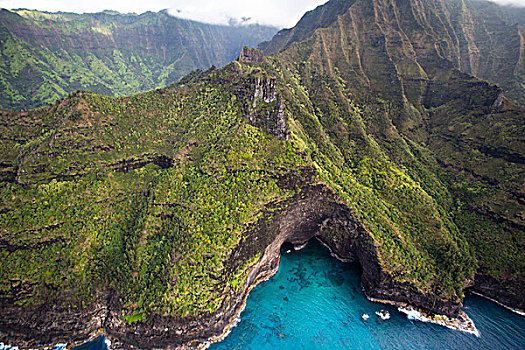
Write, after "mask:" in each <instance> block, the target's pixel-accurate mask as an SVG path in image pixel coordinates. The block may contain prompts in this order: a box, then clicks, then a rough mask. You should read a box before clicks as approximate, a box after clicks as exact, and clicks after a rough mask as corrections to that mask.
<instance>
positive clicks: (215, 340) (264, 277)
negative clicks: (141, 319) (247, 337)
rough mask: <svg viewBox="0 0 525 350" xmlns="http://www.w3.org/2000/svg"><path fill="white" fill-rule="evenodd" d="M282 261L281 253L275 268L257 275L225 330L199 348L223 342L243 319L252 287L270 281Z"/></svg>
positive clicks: (198, 347)
mask: <svg viewBox="0 0 525 350" xmlns="http://www.w3.org/2000/svg"><path fill="white" fill-rule="evenodd" d="M304 246H306V244H304V245H303V247H304ZM280 262H281V255H280V254H279V260H278V261H277V266H276V267H275V268H274V269H271V270H269V271H266V272H263V273H261V274H259V275H258V276H257V278H256V279H255V280H254V281H253V283H252V284H251V285H250V286H249V287H248V289H247V291H246V295H245V296H244V299H243V301H242V304H241V305H240V307H239V308H238V311H236V312H235V314H234V316H232V317H231V319H230V322H229V323H228V324H227V325H226V327H224V330H223V332H222V333H221V334H220V335H218V336H214V337H210V338H208V340H207V341H206V342H205V343H202V344H201V345H199V346H197V349H198V350H204V349H207V348H209V347H210V346H211V345H212V344H213V343H219V342H221V341H222V340H224V338H226V337H227V336H228V335H229V334H230V332H231V331H232V329H233V328H234V327H235V326H237V324H238V323H239V322H240V320H241V318H240V315H241V313H242V312H243V311H244V309H245V308H246V301H247V300H248V296H249V295H250V292H251V291H252V289H253V288H255V287H257V286H258V285H259V284H260V283H262V282H265V281H268V280H269V279H270V278H272V277H273V276H275V274H276V273H277V271H279V263H280ZM177 349H184V345H183V346H182V347H180V348H177Z"/></svg>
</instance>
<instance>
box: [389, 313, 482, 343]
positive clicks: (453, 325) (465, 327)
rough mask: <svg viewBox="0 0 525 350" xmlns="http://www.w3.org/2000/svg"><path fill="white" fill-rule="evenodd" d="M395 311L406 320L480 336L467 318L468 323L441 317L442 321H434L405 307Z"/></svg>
mask: <svg viewBox="0 0 525 350" xmlns="http://www.w3.org/2000/svg"><path fill="white" fill-rule="evenodd" d="M397 309H398V310H399V312H402V313H404V314H405V315H407V318H408V319H409V320H417V321H421V322H428V323H434V324H438V325H440V326H445V327H447V328H450V329H454V330H460V331H462V332H466V333H470V334H474V335H475V336H476V337H479V336H480V333H479V331H478V329H477V328H476V326H475V325H474V322H473V321H472V320H471V319H470V318H468V316H467V319H468V321H462V320H459V319H449V318H448V317H447V316H441V317H443V319H438V320H436V319H432V318H429V317H427V316H425V315H424V314H423V313H421V312H419V311H417V310H415V309H413V308H411V307H406V308H405V307H401V306H400V307H398V308H397Z"/></svg>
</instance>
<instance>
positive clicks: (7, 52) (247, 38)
mask: <svg viewBox="0 0 525 350" xmlns="http://www.w3.org/2000/svg"><path fill="white" fill-rule="evenodd" d="M20 14H21V15H22V16H20ZM0 30H1V32H0V35H1V36H0V43H1V45H0V47H1V48H2V52H1V55H2V57H3V59H2V65H1V66H0V74H1V81H0V83H1V84H2V90H1V94H0V106H2V107H3V108H8V109H28V108H35V107H40V106H43V105H44V104H46V103H51V102H54V101H55V100H56V99H58V98H62V97H64V96H66V95H67V94H68V93H72V92H75V91H76V90H92V91H95V92H99V93H103V94H108V95H130V94H133V93H137V92H140V91H145V90H151V89H154V88H159V87H164V86H167V85H169V84H171V83H173V82H176V81H177V80H178V79H179V78H181V77H182V76H183V75H185V74H187V73H189V72H190V71H192V70H195V69H204V68H208V67H210V66H212V65H217V66H222V65H225V64H226V63H228V62H229V61H231V60H232V59H234V58H235V57H236V55H237V54H238V52H239V51H240V49H241V47H242V46H243V45H255V44H256V43H257V42H259V41H260V40H262V39H263V38H267V37H269V36H270V35H272V34H273V33H275V31H276V29H275V28H271V27H265V26H259V25H249V26H238V27H231V26H221V25H209V24H203V23H199V22H194V21H190V20H185V19H179V18H176V17H173V16H171V15H169V14H167V13H166V12H165V11H164V12H162V11H161V12H157V13H154V12H145V13H143V14H140V15H136V14H118V15H116V14H108V13H103V12H101V13H93V14H73V13H59V14H57V13H45V12H39V11H36V12H35V11H31V10H19V11H18V13H17V12H13V11H8V10H5V9H3V10H1V11H0Z"/></svg>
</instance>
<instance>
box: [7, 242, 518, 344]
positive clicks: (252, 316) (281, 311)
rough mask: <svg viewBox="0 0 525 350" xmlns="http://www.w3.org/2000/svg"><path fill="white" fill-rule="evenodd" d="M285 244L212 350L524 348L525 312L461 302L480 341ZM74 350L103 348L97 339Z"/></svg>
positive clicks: (321, 255)
mask: <svg viewBox="0 0 525 350" xmlns="http://www.w3.org/2000/svg"><path fill="white" fill-rule="evenodd" d="M288 249H290V248H289V247H283V249H282V250H281V262H280V265H279V271H278V272H277V274H276V275H275V276H274V277H272V278H271V279H269V280H268V281H266V282H264V283H261V284H260V285H258V286H257V287H255V288H254V289H253V290H252V291H251V293H250V295H249V297H248V300H247V304H246V309H245V310H244V311H243V312H242V313H241V321H240V322H239V324H238V325H237V326H236V327H235V328H233V330H232V332H231V333H230V334H229V335H228V336H227V337H226V338H225V339H224V340H223V341H222V342H219V343H215V344H213V345H212V346H211V347H210V349H211V350H225V349H228V350H236V349H242V350H250V349H251V350H264V349H272V350H273V349H462V350H463V349H476V350H481V349H525V317H523V316H519V315H517V314H514V313H512V312H510V311H508V310H506V309H504V308H502V307H500V306H498V305H496V304H494V303H492V302H490V301H487V300H485V299H482V298H479V297H476V296H473V295H469V296H467V298H466V299H465V308H464V310H465V311H466V312H467V314H468V315H469V316H470V317H471V318H472V319H473V320H474V323H475V324H476V327H477V328H478V330H479V331H480V333H481V336H480V337H479V338H478V337H476V336H475V335H471V334H467V333H463V332H459V331H454V330H450V329H447V328H445V327H441V326H437V325H433V324H429V323H423V322H418V321H410V320H408V319H407V318H406V316H405V315H403V314H401V313H399V312H398V311H397V309H396V308H394V307H389V306H386V305H381V304H377V303H372V302H370V301H368V300H367V299H366V298H365V297H364V295H363V293H362V291H361V288H360V282H359V277H360V274H361V271H360V268H359V266H358V265H356V264H344V263H341V262H339V261H337V260H336V259H334V258H332V257H330V254H329V252H328V250H327V249H326V248H324V247H323V246H321V245H320V244H319V243H318V242H315V241H312V242H310V243H309V244H308V245H307V246H306V248H304V249H303V250H301V251H293V250H292V252H291V253H289V254H287V253H286V251H287V250H288ZM381 309H384V310H388V311H389V312H390V315H391V318H390V320H386V321H382V320H379V319H378V318H377V316H376V315H375V311H379V310H381ZM364 313H366V314H368V315H370V318H369V319H368V320H367V321H363V320H362V319H361V315H362V314H364ZM0 349H1V346H0ZM77 349H80V350H106V349H107V348H106V345H105V344H104V338H103V337H100V338H98V339H96V340H95V341H93V342H91V343H88V344H84V345H83V346H82V348H77Z"/></svg>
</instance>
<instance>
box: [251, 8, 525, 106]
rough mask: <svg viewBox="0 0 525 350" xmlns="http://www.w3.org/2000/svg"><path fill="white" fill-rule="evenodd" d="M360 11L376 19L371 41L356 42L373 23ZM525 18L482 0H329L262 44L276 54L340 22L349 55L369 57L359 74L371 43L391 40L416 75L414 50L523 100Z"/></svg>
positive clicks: (401, 63) (522, 11) (401, 66)
mask: <svg viewBox="0 0 525 350" xmlns="http://www.w3.org/2000/svg"><path fill="white" fill-rule="evenodd" d="M364 11H365V12H364ZM357 15H365V16H366V17H365V18H366V19H367V20H372V19H373V23H374V24H373V25H372V28H374V27H375V28H376V29H374V30H376V33H375V36H374V37H370V39H371V40H372V41H371V42H358V41H355V39H357V37H358V36H362V35H363V30H365V28H369V27H370V26H369V25H367V24H365V25H364V26H362V27H361V26H359V24H358V23H360V22H361V19H362V17H361V18H358V17H356V16H357ZM338 16H342V17H338ZM350 18H351V19H350ZM523 18H525V8H522V7H502V6H498V5H496V4H494V3H491V2H488V1H478V0H431V1H387V2H378V1H371V2H362V1H330V2H329V3H328V4H326V6H322V7H320V8H319V9H318V10H315V12H314V11H312V12H310V13H307V14H306V15H305V16H304V17H303V18H302V19H301V21H300V22H299V23H298V24H297V25H296V26H295V27H294V28H292V29H284V30H281V31H280V32H279V33H277V35H275V37H274V38H273V39H272V40H271V41H268V42H264V43H262V44H260V45H259V47H260V48H261V49H262V50H263V51H264V52H265V54H267V55H272V54H276V53H277V52H279V51H282V50H284V49H285V48H287V47H289V46H290V45H292V44H293V43H294V42H300V41H303V40H305V39H307V38H308V37H309V36H311V35H312V34H313V33H314V31H315V30H316V29H318V28H337V27H339V29H343V31H341V33H342V34H343V33H344V32H347V33H346V34H343V38H344V40H345V41H344V42H342V43H341V45H343V46H344V45H346V44H347V43H348V44H350V45H351V51H350V52H351V53H347V54H346V56H352V57H354V58H356V59H359V60H362V61H364V62H361V63H359V62H355V63H353V64H355V67H354V68H357V70H356V73H357V74H362V73H366V74H368V73H369V72H363V71H361V70H362V69H363V68H364V69H365V71H366V67H363V64H365V65H366V64H367V63H368V62H366V61H367V53H366V51H367V46H368V45H370V44H372V46H373V47H378V46H379V47H380V46H383V45H387V50H390V52H389V54H390V55H391V56H396V58H397V59H398V61H397V62H394V63H395V64H396V65H397V67H396V69H397V70H398V71H400V72H401V73H405V74H407V73H408V74H409V75H416V76H417V75H418V74H417V73H418V70H419V68H418V67H417V66H413V67H410V66H405V64H407V61H410V60H411V59H412V57H413V56H414V55H416V56H417V57H418V58H420V59H421V58H423V57H427V58H430V56H432V55H434V56H435V58H436V59H437V58H439V59H444V60H446V61H448V62H449V63H451V64H452V65H453V66H454V67H455V68H457V69H459V70H460V71H462V72H465V73H467V74H471V75H474V76H476V77H479V78H481V79H483V80H486V81H489V82H492V83H495V84H498V85H499V86H501V87H502V88H503V89H504V90H505V94H506V96H507V97H509V98H511V99H514V100H515V101H516V102H518V103H521V104H524V103H525V93H524V91H525V85H524V83H525V61H524V59H523V57H524V55H523V52H525V51H524V50H525V46H524V44H525V41H524V39H523V33H524V26H525V21H524V20H523ZM349 22H352V23H354V26H352V27H351V28H352V31H351V32H348V30H347V29H348V28H349V27H345V28H342V26H346V25H347V24H348V23H349ZM429 43H435V45H436V46H435V47H432V46H431V45H428V44H429ZM354 45H355V46H354ZM394 47H395V49H394ZM372 65H374V63H372ZM403 70H404V72H403ZM364 78H365V79H366V77H364ZM404 78H417V77H415V76H414V77H409V76H405V77H404ZM409 84H410V85H417V81H408V82H407V83H406V85H409ZM405 88H406V87H405Z"/></svg>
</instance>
